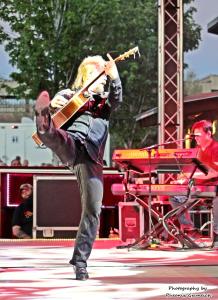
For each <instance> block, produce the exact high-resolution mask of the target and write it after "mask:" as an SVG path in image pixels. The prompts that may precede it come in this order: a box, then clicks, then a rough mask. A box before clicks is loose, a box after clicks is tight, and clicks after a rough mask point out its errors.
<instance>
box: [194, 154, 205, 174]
mask: <svg viewBox="0 0 218 300" xmlns="http://www.w3.org/2000/svg"><path fill="white" fill-rule="evenodd" d="M192 162H193V163H194V164H195V165H196V167H197V168H198V169H199V170H200V171H201V172H202V173H204V175H207V174H208V168H207V167H206V166H205V165H203V164H202V163H201V162H200V160H198V159H197V158H193V159H192Z"/></svg>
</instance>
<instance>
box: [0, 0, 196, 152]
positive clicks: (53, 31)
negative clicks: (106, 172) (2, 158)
mask: <svg viewBox="0 0 218 300" xmlns="http://www.w3.org/2000/svg"><path fill="white" fill-rule="evenodd" d="M157 2H158V1H154V0H130V1H126V0H110V1H108V0H101V1H98V0H47V1H44V0H30V1H27V0H19V1H16V0H2V1H1V2H0V18H1V19H2V20H3V21H4V22H8V24H9V26H10V28H11V30H12V31H13V33H14V34H13V35H11V34H8V33H7V32H5V30H4V28H3V27H1V28H0V42H4V43H5V44H6V51H7V52H8V53H9V55H10V62H11V64H12V65H13V66H16V67H17V69H18V71H17V72H14V73H12V74H11V77H12V78H13V79H15V80H16V81H17V82H18V83H19V88H17V89H16V94H17V96H18V97H22V98H26V99H29V98H32V99H35V98H36V97H37V95H38V94H39V92H40V91H41V90H42V89H46V90H48V91H49V93H50V94H51V95H52V96H53V95H54V94H55V93H56V92H57V91H58V90H59V89H60V88H62V87H66V86H69V85H70V83H71V82H72V81H73V79H74V77H75V72H76V70H77V67H78V64H79V63H80V61H81V60H82V59H83V58H84V57H85V56H87V55H92V54H101V55H105V54H106V53H107V52H109V53H110V54H111V55H112V56H113V57H116V56H118V55H119V54H121V53H123V52H125V51H127V50H129V49H130V48H132V47H135V46H137V45H138V46H139V49H140V53H141V57H140V58H137V59H136V60H133V59H129V60H128V61H125V62H123V63H120V65H119V67H118V68H119V70H120V75H121V79H122V82H123V87H124V102H123V105H122V107H121V109H119V111H118V112H117V113H116V114H114V115H113V118H112V122H111V136H112V143H111V144H112V148H114V147H127V148H132V147H141V146H144V145H142V141H144V143H145V144H146V143H147V141H148V137H149V136H150V131H149V130H146V133H144V131H145V130H144V129H142V128H140V127H139V125H138V124H136V122H135V116H136V115H137V114H139V113H141V112H142V111H144V110H147V109H149V108H152V107H154V106H156V104H157V71H158V70H157V57H158V53H157V51H158V36H157V30H158V29H157V28H158V26H157V25H158V24H157V23H158V17H157V14H158V11H157ZM185 2H186V3H190V2H192V0H187V1H185ZM193 13H194V9H192V8H189V9H188V10H187V11H186V13H185V26H186V27H185V28H186V30H185V31H184V32H185V43H184V45H185V49H186V51H188V50H192V49H195V48H197V47H198V43H199V39H200V27H199V26H198V25H197V24H195V23H194V21H193V18H192V16H193ZM153 135H154V133H153Z"/></svg>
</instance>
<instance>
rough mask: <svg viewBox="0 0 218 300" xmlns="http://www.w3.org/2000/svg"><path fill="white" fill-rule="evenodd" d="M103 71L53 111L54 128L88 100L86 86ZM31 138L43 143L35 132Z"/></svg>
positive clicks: (122, 55) (128, 54) (136, 48)
mask: <svg viewBox="0 0 218 300" xmlns="http://www.w3.org/2000/svg"><path fill="white" fill-rule="evenodd" d="M136 53H139V49H138V47H135V48H132V49H130V50H129V51H127V52H125V53H123V54H121V55H119V56H118V57H117V58H115V59H114V61H115V62H118V61H122V60H125V59H126V58H128V57H129V56H131V55H135V54H136ZM104 73H105V71H102V72H101V73H99V74H98V75H97V76H96V77H95V78H94V79H92V80H91V81H89V82H88V83H87V84H86V85H85V86H84V87H82V88H81V89H80V90H79V91H78V92H76V93H75V94H74V95H73V97H72V98H70V99H69V101H68V102H67V103H66V104H65V105H64V106H63V107H62V108H60V109H59V110H58V111H57V112H55V113H54V114H53V115H52V116H51V119H52V121H53V123H54V126H55V128H61V127H62V126H63V125H64V124H65V123H66V122H67V121H69V120H70V119H71V118H72V117H73V116H74V115H75V114H76V113H77V112H78V111H79V110H80V109H81V108H82V107H83V106H84V105H85V104H86V103H87V102H88V101H89V98H87V97H85V94H86V92H87V90H88V88H89V87H90V86H91V85H92V84H93V83H94V82H95V81H96V80H98V78H100V77H101V76H102V75H103V74H104ZM32 138H33V140H34V141H35V143H36V144H37V145H39V146H42V145H43V143H42V141H41V140H40V138H39V136H38V134H37V132H35V133H33V135H32Z"/></svg>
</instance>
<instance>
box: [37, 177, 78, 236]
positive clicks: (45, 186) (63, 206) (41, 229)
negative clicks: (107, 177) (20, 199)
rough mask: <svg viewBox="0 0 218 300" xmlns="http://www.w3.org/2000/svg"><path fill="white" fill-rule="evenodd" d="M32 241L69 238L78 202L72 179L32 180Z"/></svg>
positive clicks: (43, 178) (76, 218) (73, 233)
mask: <svg viewBox="0 0 218 300" xmlns="http://www.w3.org/2000/svg"><path fill="white" fill-rule="evenodd" d="M33 195H34V196H33V238H39V237H40V238H41V237H44V238H53V237H58V238H63V237H68V238H70V237H71V238H73V237H75V234H76V231H77V230H78V226H79V222H80V216H81V203H80V194H79V188H78V184H77V181H76V177H75V176H34V177H33Z"/></svg>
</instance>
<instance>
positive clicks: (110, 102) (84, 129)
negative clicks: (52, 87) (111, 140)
mask: <svg viewBox="0 0 218 300" xmlns="http://www.w3.org/2000/svg"><path fill="white" fill-rule="evenodd" d="M58 94H60V95H64V92H63V93H62V91H61V92H59V93H58ZM99 98H101V99H99ZM89 102H93V103H95V104H96V103H97V105H95V104H94V105H90V107H88V109H87V110H86V111H83V112H82V113H81V114H79V116H78V117H77V118H76V119H75V120H74V119H73V118H72V120H71V121H70V122H68V123H67V127H66V126H65V128H64V129H65V130H67V131H68V132H69V133H70V134H71V135H72V136H73V138H74V139H75V140H79V141H80V142H81V143H82V144H83V145H84V146H85V148H86V150H87V152H88V154H89V156H90V158H91V159H92V160H94V161H95V162H97V163H99V164H101V165H103V155H104V149H105V144H106V141H107V136H108V129H109V118H110V114H111V112H112V111H113V110H114V109H115V108H116V107H117V106H118V105H119V103H121V102H122V85H121V81H120V78H117V79H116V80H112V81H111V83H110V87H109V93H104V94H103V95H102V96H99V95H93V96H91V97H90V99H89Z"/></svg>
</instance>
